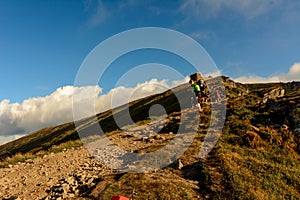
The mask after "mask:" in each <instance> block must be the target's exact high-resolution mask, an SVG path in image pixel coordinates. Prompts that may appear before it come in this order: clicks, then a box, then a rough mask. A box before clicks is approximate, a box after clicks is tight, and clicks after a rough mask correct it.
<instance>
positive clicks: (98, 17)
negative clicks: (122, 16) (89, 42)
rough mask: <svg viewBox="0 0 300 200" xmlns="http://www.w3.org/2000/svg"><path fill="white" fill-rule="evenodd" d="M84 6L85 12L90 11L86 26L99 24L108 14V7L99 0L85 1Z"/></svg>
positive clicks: (93, 26)
mask: <svg viewBox="0 0 300 200" xmlns="http://www.w3.org/2000/svg"><path fill="white" fill-rule="evenodd" d="M84 7H85V8H84V10H85V11H86V12H90V13H91V15H90V17H89V19H88V26H89V27H90V28H95V27H97V26H99V25H100V24H102V23H103V22H104V21H105V20H106V19H107V18H108V17H109V16H110V13H109V11H108V9H107V8H106V7H105V5H104V4H103V2H102V1H101V0H98V1H97V2H94V1H92V0H89V1H86V2H85V6H84Z"/></svg>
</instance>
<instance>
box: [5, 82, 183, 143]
mask: <svg viewBox="0 0 300 200" xmlns="http://www.w3.org/2000/svg"><path fill="white" fill-rule="evenodd" d="M186 81H187V78H185V79H184V80H177V81H173V82H171V84H169V85H168V83H167V81H166V80H161V81H158V80H157V79H152V80H150V81H147V82H144V83H140V84H137V86H136V87H123V86H120V87H117V88H114V89H112V90H111V91H109V92H108V93H107V94H102V95H100V94H101V92H102V89H101V88H100V87H99V86H84V87H74V86H64V87H60V88H58V89H57V90H56V91H54V92H53V93H52V94H50V95H48V96H45V97H37V98H30V99H27V100H24V101H23V102H22V103H21V104H20V103H10V101H9V100H3V101H1V102H0V144H3V143H6V142H8V141H10V140H14V139H16V138H17V137H19V135H24V134H27V133H30V132H32V131H35V130H39V129H41V128H44V127H47V126H53V125H58V124H62V123H65V122H69V121H73V110H72V108H73V96H74V95H75V94H76V98H77V99H76V100H77V101H79V102H82V104H79V105H80V108H79V109H81V110H82V111H84V110H88V109H86V108H87V106H90V105H85V104H84V102H85V101H84V100H85V99H86V98H87V97H89V96H91V95H92V97H93V98H95V99H94V102H95V108H96V113H98V112H102V111H105V110H107V109H110V108H111V106H113V107H115V106H118V105H122V104H124V103H128V102H130V101H133V100H135V99H139V98H142V97H145V96H148V95H151V94H156V93H160V92H163V91H165V90H168V89H170V88H172V87H174V86H176V85H179V84H181V83H184V82H186ZM112 99H113V101H112ZM92 114H94V113H91V112H86V113H84V114H83V115H82V117H87V116H90V115H92Z"/></svg>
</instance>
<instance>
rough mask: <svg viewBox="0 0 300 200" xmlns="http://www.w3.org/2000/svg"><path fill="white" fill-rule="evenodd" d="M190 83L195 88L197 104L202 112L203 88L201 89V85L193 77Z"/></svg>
mask: <svg viewBox="0 0 300 200" xmlns="http://www.w3.org/2000/svg"><path fill="white" fill-rule="evenodd" d="M189 83H190V85H191V87H192V89H193V92H194V93H195V96H196V100H197V104H196V106H197V107H198V109H199V111H200V112H202V108H201V104H200V102H201V90H200V86H199V85H198V84H197V83H196V82H195V81H193V80H192V79H191V80H190V82H189Z"/></svg>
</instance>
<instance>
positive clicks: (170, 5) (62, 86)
mask: <svg viewBox="0 0 300 200" xmlns="http://www.w3.org/2000/svg"><path fill="white" fill-rule="evenodd" d="M299 10H300V1H297V0H263V1H261V0H243V1H241V0H187V1H173V0H172V1H171V0H170V1H167V0H166V1H161V0H153V1H149V0H144V1H140V0H123V1H105V0H103V1H101V0H82V1H61V0H43V1H41V0H26V1H21V0H20V1H18V0H2V1H0V69H1V73H0V129H1V131H2V132H3V134H2V135H3V136H8V135H16V134H24V133H28V132H30V131H33V130H36V129H38V128H41V127H44V126H48V125H55V124H57V123H62V122H65V121H70V120H71V115H70V116H69V115H68V117H66V118H64V119H61V118H59V117H57V116H67V115H66V114H64V113H66V108H70V103H69V104H67V105H65V104H64V103H65V102H66V101H64V100H62V99H64V98H67V99H68V101H69V100H70V98H69V96H68V95H69V94H71V93H72V91H75V90H80V88H79V89H78V88H77V89H76V88H74V87H72V85H74V81H75V78H76V74H77V71H78V70H79V67H80V65H81V64H82V62H83V61H84V59H85V58H86V56H88V54H89V53H90V52H91V51H92V50H93V49H94V48H95V47H96V46H97V45H98V44H99V43H101V42H103V41H104V40H106V39H107V38H109V37H111V36H114V35H115V34H118V33H120V32H123V31H126V30H129V29H133V28H140V27H162V28H168V29H172V30H176V31H179V32H181V33H184V34H186V35H188V36H190V37H192V38H193V39H194V40H196V41H197V42H199V43H200V44H201V45H202V46H203V47H204V48H205V50H206V51H207V52H208V53H209V54H210V56H211V57H212V59H213V60H214V62H215V63H216V65H217V66H218V68H219V70H220V72H221V74H222V75H226V76H229V77H231V78H232V79H234V80H237V81H240V82H270V81H293V80H299V77H300V37H299V35H300V26H299V25H300V12H299ZM147 63H159V64H161V65H156V66H155V67H156V68H159V67H160V66H164V65H166V66H168V65H169V66H172V67H174V68H176V69H180V72H181V73H182V75H183V76H187V75H189V74H190V73H192V72H193V71H192V68H191V67H190V66H189V64H188V63H187V62H186V61H184V60H182V59H178V57H176V56H174V55H171V54H167V53H166V52H161V51H155V50H144V51H137V52H133V53H129V54H128V55H127V56H123V57H120V59H118V60H116V61H115V62H114V63H113V65H112V66H113V67H112V68H110V69H109V70H107V71H106V74H105V77H104V78H103V79H102V80H100V82H99V85H100V88H98V89H97V91H99V92H102V93H101V94H107V96H109V95H110V94H108V93H109V91H110V90H111V89H112V88H114V87H115V85H116V84H119V83H120V84H124V86H126V87H134V85H126V82H122V81H121V82H118V79H119V78H120V77H122V75H123V74H124V73H125V72H126V70H129V69H130V68H132V67H134V66H138V65H144V64H147ZM139 73H141V75H140V76H139V77H138V78H137V80H136V81H137V82H136V83H143V81H144V82H145V81H150V80H149V79H148V80H143V76H142V72H139ZM148 74H150V75H151V73H150V72H149V73H148ZM162 74H165V73H162ZM129 77H130V76H129ZM150 78H157V80H156V82H158V83H161V84H163V85H166V83H165V82H164V81H165V80H164V79H165V77H164V76H160V75H159V74H158V75H157V77H155V74H154V75H152V77H150ZM176 78H177V77H176ZM168 85H170V83H169V84H168ZM171 85H172V84H171ZM123 89H124V88H123ZM127 89H128V88H127ZM127 89H126V88H125V89H124V90H123V91H126V92H128V90H127ZM80 91H81V90H80ZM120 91H121V90H120ZM103 98H106V96H103ZM58 104H59V105H60V110H59V112H58V111H57V112H56V113H55V112H53V110H56V109H58V106H56V105H58ZM63 105H65V107H64V106H63ZM37 110H39V111H37ZM59 114H61V115H59ZM51 117H52V118H51ZM24 118H26V120H27V121H26V120H25V119H24ZM37 119H38V122H37ZM20 121H22V122H20ZM34 123H39V124H34ZM32 127H34V128H32ZM3 130H4V131H3ZM14 138H16V137H14ZM10 139H12V138H10ZM0 144H1V135H0Z"/></svg>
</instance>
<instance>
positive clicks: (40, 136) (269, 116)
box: [0, 80, 300, 199]
mask: <svg viewBox="0 0 300 200" xmlns="http://www.w3.org/2000/svg"><path fill="white" fill-rule="evenodd" d="M232 84H234V83H232V82H230V81H229V80H226V82H225V85H226V90H227V98H228V101H227V117H226V122H225V126H224V128H223V133H222V135H221V138H220V140H219V141H218V143H217V145H216V147H215V148H214V150H213V151H212V152H211V153H210V155H209V156H208V157H207V158H205V159H198V158H197V155H198V152H199V148H200V147H201V141H202V140H203V138H204V136H205V133H206V129H205V127H207V126H204V128H203V127H201V128H199V130H198V134H197V137H196V138H195V140H194V142H193V144H192V145H191V147H190V149H189V150H188V151H187V152H186V153H185V154H184V155H182V157H181V160H182V162H183V164H184V165H185V166H184V168H182V169H181V170H175V169H173V168H172V167H171V166H170V167H167V168H165V169H162V170H159V171H157V172H153V173H150V174H118V175H117V176H112V177H107V178H104V181H103V182H102V183H101V184H104V185H105V187H100V186H99V185H98V187H96V188H94V191H93V193H92V196H93V197H110V196H111V195H112V194H116V193H117V194H123V195H125V196H129V197H130V196H131V193H132V191H133V189H134V190H135V192H136V196H135V198H136V199H193V198H195V197H197V196H198V197H199V198H204V199H300V193H299V191H300V168H299V166H300V157H299V152H300V148H299V144H300V142H299V136H296V135H295V134H294V133H293V132H292V131H291V130H293V127H294V126H295V124H294V121H293V119H292V116H291V115H289V114H288V113H291V112H292V111H293V110H295V109H296V111H297V108H299V105H300V92H299V90H295V89H294V90H292V89H291V88H286V90H287V92H288V93H287V95H286V96H285V97H284V98H281V99H279V100H278V102H274V103H270V104H267V105H266V104H260V103H259V101H261V99H262V95H263V93H265V92H268V91H270V90H271V89H272V88H276V87H279V86H280V87H285V85H284V84H282V83H278V84H252V85H241V84H236V87H232ZM182 88H186V86H182ZM182 88H179V89H182ZM247 89H248V92H249V93H248V94H247V95H245V93H246V91H247ZM183 91H185V90H183ZM241 93H244V95H239V94H241ZM181 94H182V95H186V92H182V93H181ZM291 101H292V102H291ZM154 103H162V104H164V105H165V106H166V108H167V112H168V113H172V112H174V111H176V110H178V107H177V106H176V104H174V96H172V95H170V92H169V93H165V94H161V95H155V96H151V97H149V98H144V99H141V100H137V101H135V102H133V103H132V104H131V108H130V110H131V113H132V118H133V119H134V121H139V120H145V119H147V117H148V116H147V114H145V113H148V112H147V111H148V108H149V106H150V105H152V104H154ZM172 105H175V107H173V106H172ZM119 114H120V115H122V114H123V113H122V109H120V112H119ZM97 118H98V120H99V123H100V124H101V126H104V129H105V130H106V131H107V132H109V131H113V130H116V129H117V128H116V126H115V124H114V122H113V118H112V116H111V112H110V111H108V112H106V113H102V114H99V115H98V116H97ZM201 118H202V122H203V121H207V120H208V119H209V111H206V112H205V113H204V114H202V115H201ZM92 121H93V119H85V120H83V121H82V124H83V127H85V128H87V129H88V128H89V127H91V126H90V125H91V124H92V123H93V122H92ZM283 123H285V124H287V125H288V126H289V128H288V129H283V128H281V127H280V126H278V125H282V124H283ZM91 130H92V129H91ZM76 139H77V137H76V131H75V129H74V124H73V123H69V124H66V125H61V126H59V127H50V128H47V129H43V130H41V131H38V132H36V133H34V134H31V135H29V136H27V137H25V138H23V139H19V140H17V141H15V142H12V143H9V144H7V145H3V146H1V147H0V156H2V157H3V158H4V157H5V156H7V155H10V154H14V153H17V152H23V153H26V152H28V151H31V152H33V153H34V152H37V151H39V150H47V149H49V148H51V146H52V145H53V144H57V145H59V144H63V143H64V142H66V141H69V140H76ZM91 198H92V197H91Z"/></svg>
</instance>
